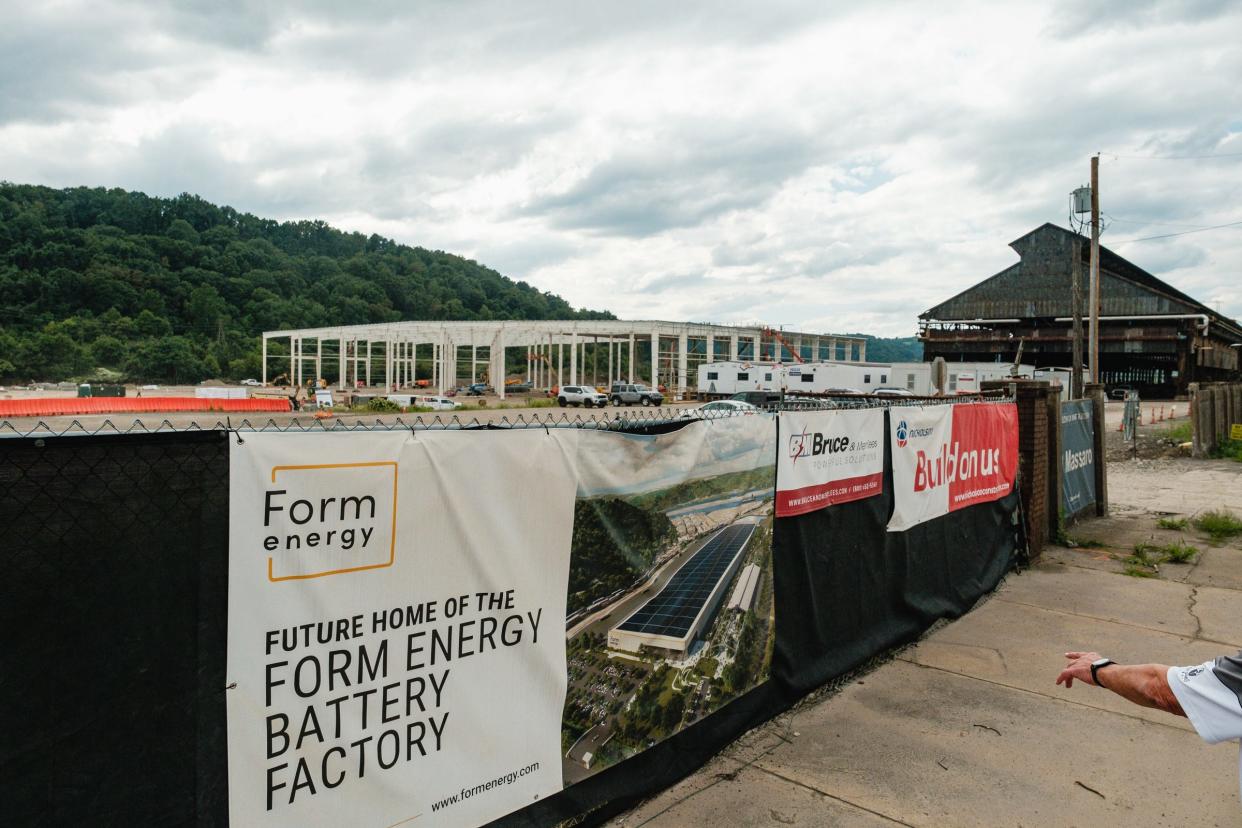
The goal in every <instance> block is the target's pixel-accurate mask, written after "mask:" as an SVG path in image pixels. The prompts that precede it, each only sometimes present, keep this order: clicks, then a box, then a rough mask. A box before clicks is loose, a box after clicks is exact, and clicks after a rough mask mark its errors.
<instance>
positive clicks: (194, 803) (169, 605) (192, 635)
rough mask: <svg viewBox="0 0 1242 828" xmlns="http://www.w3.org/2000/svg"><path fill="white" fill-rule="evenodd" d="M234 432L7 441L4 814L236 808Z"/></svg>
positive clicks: (32, 816) (182, 817)
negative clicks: (230, 669)
mask: <svg viewBox="0 0 1242 828" xmlns="http://www.w3.org/2000/svg"><path fill="white" fill-rule="evenodd" d="M227 437H228V435H227V433H226V432H220V431H202V432H193V433H170V434H141V435H119V436H117V435H109V436H94V437H91V436H85V437H72V438H71V437H52V438H46V439H43V438H25V439H11V440H4V441H2V442H0V487H2V488H3V491H4V497H3V498H2V499H0V521H2V522H3V525H4V527H5V529H6V536H7V538H8V543H7V544H6V547H7V548H6V554H5V555H4V558H5V563H6V570H7V577H5V578H4V579H3V582H2V584H3V585H2V586H0V628H2V629H3V636H4V641H3V644H2V645H0V652H2V653H3V660H4V664H3V668H2V669H0V709H2V710H3V711H4V712H3V720H4V728H3V731H4V739H3V740H2V742H0V777H2V778H3V779H4V783H3V789H4V791H5V794H4V797H3V799H4V808H3V811H4V814H5V820H6V821H9V820H11V822H9V824H14V825H111V824H124V825H142V824H145V825H155V824H180V823H184V822H187V821H193V820H194V819H195V818H196V815H197V818H199V819H200V821H201V822H202V823H203V824H225V823H226V822H227V802H228V793H227V786H226V772H225V771H226V767H225V756H226V751H225V730H224V725H225V702H224V666H225V661H224V654H225V653H224V648H225V636H226V623H225V620H226V618H225V613H226V609H227V599H228V577H227V575H228V573H227V563H228V556H227V544H228V538H227V530H228V446H227V442H226V440H227Z"/></svg>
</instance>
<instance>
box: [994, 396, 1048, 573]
mask: <svg viewBox="0 0 1242 828" xmlns="http://www.w3.org/2000/svg"><path fill="white" fill-rule="evenodd" d="M1009 388H1013V389H1014V392H1015V399H1016V401H1017V404H1018V487H1019V488H1020V489H1021V493H1022V510H1023V511H1024V512H1025V513H1026V533H1027V542H1028V544H1029V545H1030V552H1031V557H1032V558H1033V557H1035V556H1037V555H1039V553H1040V551H1041V550H1042V549H1043V548H1044V545H1045V544H1046V543H1048V537H1049V531H1048V529H1049V526H1050V525H1055V519H1056V514H1057V509H1058V507H1059V504H1055V503H1054V504H1051V509H1050V508H1049V505H1050V504H1049V503H1048V490H1049V485H1048V469H1049V466H1050V464H1051V463H1054V462H1055V460H1056V458H1055V456H1054V455H1053V454H1052V453H1051V452H1050V451H1049V440H1048V396H1049V393H1050V392H1051V385H1050V383H1048V382H1045V381H1042V380H1023V379H1013V380H998V381H995V382H987V383H984V390H989V389H992V390H999V389H1009Z"/></svg>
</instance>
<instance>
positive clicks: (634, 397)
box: [608, 382, 664, 405]
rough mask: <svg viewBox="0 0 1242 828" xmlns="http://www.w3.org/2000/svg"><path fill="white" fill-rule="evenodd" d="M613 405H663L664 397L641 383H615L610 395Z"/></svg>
mask: <svg viewBox="0 0 1242 828" xmlns="http://www.w3.org/2000/svg"><path fill="white" fill-rule="evenodd" d="M608 398H609V399H610V400H612V404H613V405H634V404H635V403H638V404H639V405H662V404H663V403H664V395H663V394H661V393H660V392H659V391H656V390H654V389H651V388H648V387H647V386H645V385H643V384H641V383H633V384H631V383H626V382H614V383H613V384H612V390H611V391H610V392H609V394H608Z"/></svg>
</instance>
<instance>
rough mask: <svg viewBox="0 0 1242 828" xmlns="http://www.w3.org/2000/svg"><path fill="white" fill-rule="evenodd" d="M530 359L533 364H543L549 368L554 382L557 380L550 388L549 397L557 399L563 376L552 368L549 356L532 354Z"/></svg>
mask: <svg viewBox="0 0 1242 828" xmlns="http://www.w3.org/2000/svg"><path fill="white" fill-rule="evenodd" d="M529 359H530V361H531V362H542V363H543V364H544V365H546V366H548V373H549V374H551V376H552V378H553V379H554V380H556V382H555V383H553V385H552V386H551V387H550V388H548V396H549V397H555V396H556V395H557V392H559V391H560V390H561V375H560V374H559V373H558V372H557V370H556V369H555V368H554V367H552V360H551V359H549V358H548V355H547V354H531V355H530V357H529Z"/></svg>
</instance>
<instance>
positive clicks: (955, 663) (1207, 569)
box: [612, 458, 1242, 828]
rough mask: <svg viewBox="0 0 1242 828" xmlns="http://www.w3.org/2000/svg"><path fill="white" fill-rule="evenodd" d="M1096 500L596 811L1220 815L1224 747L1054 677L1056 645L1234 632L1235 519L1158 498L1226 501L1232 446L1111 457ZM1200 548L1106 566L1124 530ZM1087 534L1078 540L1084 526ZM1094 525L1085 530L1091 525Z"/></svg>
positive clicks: (1230, 812) (864, 816)
mask: <svg viewBox="0 0 1242 828" xmlns="http://www.w3.org/2000/svg"><path fill="white" fill-rule="evenodd" d="M1109 494H1110V497H1111V498H1112V503H1113V506H1114V508H1113V514H1112V515H1111V516H1110V517H1108V518H1103V519H1096V520H1091V521H1087V522H1083V523H1080V524H1078V525H1076V526H1074V527H1071V528H1070V530H1069V531H1068V533H1067V534H1068V535H1069V536H1070V537H1071V538H1073V539H1074V540H1075V541H1077V542H1078V543H1079V544H1080V545H1078V546H1075V547H1072V548H1067V547H1051V548H1049V549H1047V550H1045V553H1044V555H1043V556H1042V558H1041V560H1040V561H1039V562H1038V563H1037V564H1036V565H1035V566H1033V567H1032V568H1031V569H1029V570H1027V571H1025V572H1023V573H1020V574H1013V575H1010V576H1009V577H1008V578H1007V579H1006V580H1005V582H1004V583H1003V584H1002V585H1001V587H1000V588H999V589H998V590H997V591H996V592H995V593H994V594H993V595H992V596H991V597H990V598H988V599H985V600H984V601H982V602H980V605H979V606H977V607H976V608H975V609H974V610H973V611H972V612H970V613H968V614H967V615H966V616H965V617H963V618H961V619H959V620H958V621H955V622H952V623H949V624H944V625H941V626H938V627H936V628H934V629H933V630H932V631H931V632H930V633H929V634H928V635H927V636H926V637H924V638H923V639H922V640H920V641H919V642H917V643H916V644H915V645H913V646H911V647H909V648H906V649H905V650H903V651H900V652H899V653H898V654H897V656H896V658H894V659H893V660H892V661H890V662H888V663H887V664H884V665H882V666H880V667H879V668H877V669H875V670H874V671H872V672H870V673H868V674H866V675H863V676H861V677H859V678H857V679H855V680H854V681H852V682H850V683H848V684H846V685H845V686H844V687H843V688H842V689H841V690H840V691H839V692H835V693H833V694H830V695H825V696H823V697H820V698H813V699H811V700H808V701H804V702H803V704H801V705H800V706H799V707H797V708H795V709H794V710H792V711H790V712H788V713H785V714H783V715H781V716H778V717H777V718H776V719H774V720H772V721H771V722H768V723H767V724H765V725H763V726H761V727H758V728H756V729H755V730H753V731H751V732H750V733H748V734H746V735H745V736H744V737H743V738H741V739H739V740H738V741H737V742H735V743H733V744H732V745H730V746H729V747H728V748H727V749H726V750H724V751H723V752H722V753H721V754H720V755H718V756H717V757H715V758H714V759H713V760H712V761H711V762H710V763H709V764H708V765H706V766H705V767H703V768H701V769H700V770H699V771H698V772H696V773H695V774H693V775H692V776H690V777H688V778H687V779H685V780H683V781H682V782H681V783H679V784H678V785H676V786H674V787H672V788H670V789H669V790H667V791H664V792H663V793H661V794H660V795H658V796H656V797H654V798H653V799H651V800H649V801H647V802H646V803H644V804H642V805H641V806H639V807H637V808H635V809H634V810H632V811H630V812H628V813H626V814H624V815H623V816H621V817H618V818H616V819H614V820H613V822H612V824H614V825H617V826H627V828H637V827H638V826H660V827H662V828H663V827H665V826H699V825H728V826H737V825H774V826H775V825H802V826H830V825H851V826H852V825H862V826H870V825H909V826H941V825H962V826H966V825H980V826H984V825H986V826H1001V825H1012V826H1020V825H1026V826H1031V825H1054V826H1061V825H1064V826H1071V825H1126V826H1147V825H1151V826H1161V825H1166V826H1174V825H1209V826H1210V825H1221V826H1224V825H1237V824H1240V823H1242V806H1240V804H1239V797H1238V765H1237V763H1238V747H1237V745H1235V744H1233V743H1226V744H1222V745H1216V746H1209V745H1207V744H1205V743H1204V742H1203V741H1202V740H1201V739H1200V738H1199V737H1198V735H1197V734H1195V732H1194V730H1193V728H1191V726H1190V724H1189V722H1187V721H1186V720H1185V719H1183V718H1179V717H1174V716H1170V715H1168V714H1166V713H1161V712H1159V711H1155V710H1148V709H1145V708H1140V707H1136V706H1134V705H1132V704H1129V703H1128V702H1126V701H1124V700H1123V699H1121V698H1119V697H1118V696H1115V695H1113V694H1112V693H1108V692H1107V691H1104V690H1101V689H1099V688H1094V687H1088V686H1083V685H1081V684H1076V685H1075V686H1074V687H1073V688H1072V689H1066V688H1064V687H1058V686H1056V684H1055V679H1056V675H1057V673H1058V672H1059V671H1060V669H1061V667H1062V665H1063V664H1064V658H1062V653H1063V652H1065V651H1067V650H1096V651H1099V652H1100V653H1102V654H1104V655H1107V656H1110V657H1112V658H1114V659H1116V660H1118V661H1125V662H1131V663H1135V662H1148V661H1154V662H1158V663H1164V664H1176V665H1180V664H1194V663H1199V662H1203V661H1206V660H1208V659H1210V658H1213V657H1215V656H1217V655H1220V654H1222V653H1232V652H1237V651H1238V650H1239V649H1240V648H1242V611H1239V609H1240V608H1242V539H1239V538H1234V539H1233V540H1232V541H1231V542H1228V543H1225V544H1222V545H1219V546H1213V545H1211V544H1210V543H1209V542H1208V540H1207V539H1206V537H1204V536H1202V535H1200V534H1199V533H1197V532H1195V531H1194V530H1193V529H1188V530H1186V531H1184V532H1183V531H1176V530H1164V529H1160V528H1159V527H1158V526H1157V525H1156V522H1157V520H1158V518H1159V517H1160V516H1162V515H1166V514H1181V515H1187V516H1190V515H1193V514H1194V513H1196V512H1199V511H1202V510H1205V509H1212V508H1220V507H1227V508H1231V509H1232V510H1233V511H1234V512H1235V513H1238V514H1242V464H1237V463H1232V462H1229V461H1195V460H1190V459H1181V458H1173V459H1169V460H1160V461H1136V462H1132V463H1118V464H1112V465H1111V466H1110V468H1109ZM1179 537H1180V538H1181V539H1183V540H1184V541H1185V542H1187V543H1190V544H1191V545H1192V546H1195V547H1196V548H1197V549H1199V554H1198V556H1197V557H1196V558H1195V560H1194V561H1193V562H1191V563H1189V564H1181V565H1178V564H1163V565H1162V566H1161V567H1160V568H1159V571H1158V572H1157V573H1156V577H1152V578H1136V577H1129V576H1127V575H1124V574H1122V572H1123V570H1124V564H1123V563H1122V560H1121V559H1122V558H1124V557H1125V556H1126V555H1129V554H1130V553H1131V552H1133V546H1134V544H1135V543H1142V542H1149V543H1158V544H1165V543H1170V542H1172V541H1173V540H1175V539H1177V538H1179ZM1091 541H1093V542H1094V543H1090V544H1089V545H1081V544H1083V543H1087V542H1091ZM1096 544H1098V545H1096Z"/></svg>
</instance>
